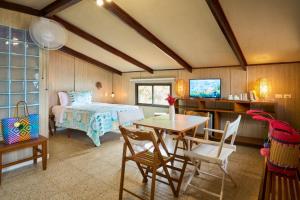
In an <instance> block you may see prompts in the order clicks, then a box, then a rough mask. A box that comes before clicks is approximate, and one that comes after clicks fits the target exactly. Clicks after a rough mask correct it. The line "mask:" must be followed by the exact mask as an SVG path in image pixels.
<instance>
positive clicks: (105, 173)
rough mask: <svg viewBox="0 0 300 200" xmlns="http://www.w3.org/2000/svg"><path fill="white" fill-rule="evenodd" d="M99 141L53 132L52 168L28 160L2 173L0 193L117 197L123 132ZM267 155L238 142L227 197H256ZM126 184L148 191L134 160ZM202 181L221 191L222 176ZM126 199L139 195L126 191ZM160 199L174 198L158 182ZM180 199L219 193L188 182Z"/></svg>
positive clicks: (62, 199)
mask: <svg viewBox="0 0 300 200" xmlns="http://www.w3.org/2000/svg"><path fill="white" fill-rule="evenodd" d="M101 139H102V140H101V141H102V145H101V147H94V146H93V145H92V143H91V141H90V140H89V139H88V137H87V136H85V135H84V134H83V133H80V132H76V133H74V134H72V137H71V138H67V136H66V131H61V132H60V133H57V134H56V135H55V136H52V137H50V145H49V148H50V159H49V163H48V169H47V170H46V171H42V169H41V164H40V163H39V164H38V166H36V167H35V166H28V167H24V168H22V169H18V170H16V171H12V172H8V173H5V174H3V177H2V186H1V187H0V199H1V200H8V199H14V200H17V199H20V200H26V199H28V200H29V199H30V200H35V199H36V200H42V199H51V200H54V199H57V200H69V199H91V200H94V199H105V200H106V199H118V193H119V192H118V189H119V179H120V166H121V153H122V145H121V143H120V141H119V135H117V134H115V133H109V134H107V135H105V136H104V137H103V138H101ZM262 165H263V159H262V158H261V157H260V155H259V150H258V149H255V148H250V147H243V146H238V148H237V152H236V153H234V154H233V155H232V157H231V158H230V162H229V172H230V173H231V174H232V176H233V178H234V179H235V180H236V182H237V183H238V187H237V188H234V187H233V186H232V185H231V184H230V183H227V184H226V186H225V191H224V199H228V200H248V199H249V200H254V199H257V197H258V192H259V187H260V181H261V174H262ZM126 167H127V168H126V178H125V186H126V187H127V188H129V189H131V190H134V191H135V192H138V193H139V194H142V195H145V196H148V194H149V191H150V183H151V182H150V181H149V182H148V184H146V185H143V184H142V182H141V180H142V179H141V176H140V174H139V173H138V171H137V169H136V168H135V166H134V165H133V164H128V165H127V166H126ZM203 169H206V170H209V171H214V172H217V173H218V172H219V171H218V170H217V168H216V167H214V166H211V165H207V164H206V165H203ZM197 182H199V183H200V184H203V185H204V186H205V187H207V188H210V189H211V190H213V191H218V190H219V188H220V182H219V180H214V179H212V178H210V177H204V178H202V179H200V180H198V181H197ZM124 199H135V198H134V197H132V196H130V195H129V194H126V193H125V194H124ZM156 199H173V196H172V193H171V191H170V189H169V188H168V187H167V186H165V185H164V184H161V183H157V190H156ZM178 199H183V200H193V199H203V200H205V199H217V198H215V197H212V196H208V195H206V194H203V193H201V192H199V191H197V190H194V189H191V188H189V189H188V190H187V191H186V193H185V194H181V195H180V197H179V198H178Z"/></svg>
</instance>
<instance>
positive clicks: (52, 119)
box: [49, 114, 56, 135]
mask: <svg viewBox="0 0 300 200" xmlns="http://www.w3.org/2000/svg"><path fill="white" fill-rule="evenodd" d="M52 129H53V130H54V132H53V131H52ZM49 133H50V134H51V135H54V133H56V126H55V116H54V115H52V114H50V115H49Z"/></svg>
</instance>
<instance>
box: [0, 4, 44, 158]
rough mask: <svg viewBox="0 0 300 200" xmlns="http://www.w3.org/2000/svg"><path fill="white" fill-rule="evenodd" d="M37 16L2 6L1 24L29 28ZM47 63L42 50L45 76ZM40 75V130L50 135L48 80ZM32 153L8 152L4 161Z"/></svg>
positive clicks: (27, 150)
mask: <svg viewBox="0 0 300 200" xmlns="http://www.w3.org/2000/svg"><path fill="white" fill-rule="evenodd" d="M35 18H36V17H34V16H31V15H27V14H23V13H19V12H14V11H10V10H6V9H1V8H0V24H1V25H5V26H10V27H14V28H18V29H28V27H29V25H30V22H31V21H32V20H33V19H35ZM45 65H46V60H45V54H44V52H42V51H40V73H42V72H44V76H45V75H46V73H45V71H44V70H42V68H43V67H45ZM41 77H42V76H41V75H40V112H39V114H40V130H41V133H40V134H41V135H43V136H46V137H48V109H47V105H48V93H47V91H46V90H45V89H46V81H45V80H42V79H41ZM31 154H32V149H31V148H29V149H25V150H21V151H18V152H12V153H7V154H5V155H4V157H3V162H4V163H6V162H12V161H15V160H17V159H22V158H25V157H28V156H30V155H31Z"/></svg>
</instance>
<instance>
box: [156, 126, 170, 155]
mask: <svg viewBox="0 0 300 200" xmlns="http://www.w3.org/2000/svg"><path fill="white" fill-rule="evenodd" d="M154 131H155V133H156V135H157V138H158V140H157V143H158V144H161V146H162V147H163V149H164V150H165V152H166V154H167V155H168V156H170V153H169V151H168V148H167V146H166V144H165V143H164V141H163V139H162V137H161V135H162V132H163V131H164V130H163V129H161V130H159V129H154Z"/></svg>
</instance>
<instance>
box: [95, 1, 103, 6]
mask: <svg viewBox="0 0 300 200" xmlns="http://www.w3.org/2000/svg"><path fill="white" fill-rule="evenodd" d="M96 4H97V6H103V4H104V2H103V0H97V1H96Z"/></svg>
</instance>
